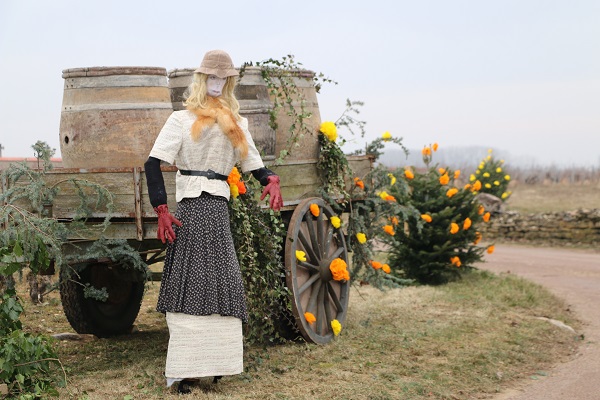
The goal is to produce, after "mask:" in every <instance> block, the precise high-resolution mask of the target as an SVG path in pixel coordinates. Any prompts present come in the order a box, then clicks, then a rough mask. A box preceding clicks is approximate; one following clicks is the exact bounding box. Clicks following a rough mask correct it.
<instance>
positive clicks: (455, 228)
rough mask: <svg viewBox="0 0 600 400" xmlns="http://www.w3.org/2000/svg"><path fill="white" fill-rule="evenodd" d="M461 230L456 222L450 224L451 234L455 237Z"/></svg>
mask: <svg viewBox="0 0 600 400" xmlns="http://www.w3.org/2000/svg"><path fill="white" fill-rule="evenodd" d="M459 230H460V228H459V227H458V224H456V223H454V222H452V223H451V224H450V233H451V234H453V235H454V234H455V233H457V232H458V231H459Z"/></svg>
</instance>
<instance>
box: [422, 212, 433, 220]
mask: <svg viewBox="0 0 600 400" xmlns="http://www.w3.org/2000/svg"><path fill="white" fill-rule="evenodd" d="M421 218H423V220H425V222H431V221H432V219H431V215H429V214H421Z"/></svg>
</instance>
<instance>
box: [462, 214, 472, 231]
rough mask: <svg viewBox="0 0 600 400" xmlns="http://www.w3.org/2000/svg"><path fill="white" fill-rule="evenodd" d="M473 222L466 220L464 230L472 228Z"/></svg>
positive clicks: (469, 219)
mask: <svg viewBox="0 0 600 400" xmlns="http://www.w3.org/2000/svg"><path fill="white" fill-rule="evenodd" d="M471 224H472V221H471V218H468V217H467V218H465V222H463V230H465V231H466V230H467V229H469V228H470V227H471Z"/></svg>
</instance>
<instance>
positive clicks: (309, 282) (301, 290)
mask: <svg viewBox="0 0 600 400" xmlns="http://www.w3.org/2000/svg"><path fill="white" fill-rule="evenodd" d="M317 279H319V274H313V275H312V276H311V277H310V278H308V280H307V281H306V282H304V283H303V284H302V286H300V288H299V289H298V294H299V295H300V294H302V293H304V292H305V291H306V289H308V288H309V287H310V286H311V285H312V284H313V283H315V281H316V280H317Z"/></svg>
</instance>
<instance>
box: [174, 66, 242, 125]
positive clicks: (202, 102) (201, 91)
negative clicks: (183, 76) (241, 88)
mask: <svg viewBox="0 0 600 400" xmlns="http://www.w3.org/2000/svg"><path fill="white" fill-rule="evenodd" d="M207 79H208V75H206V74H203V73H200V72H196V73H194V77H193V79H192V83H191V85H190V86H188V88H187V89H186V91H185V93H184V95H185V96H187V98H186V100H185V101H184V102H183V105H184V106H186V108H188V109H194V108H207V106H208V99H207V97H208V95H207V94H206V80H207ZM236 84H237V76H228V77H227V80H226V81H225V86H223V93H222V94H221V96H219V97H218V99H219V101H220V102H221V104H223V106H225V107H227V108H229V109H230V110H231V113H232V114H233V115H234V117H235V118H236V120H238V121H239V120H240V118H241V117H240V103H238V101H237V99H236V98H235V95H234V94H233V89H235V85H236Z"/></svg>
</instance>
